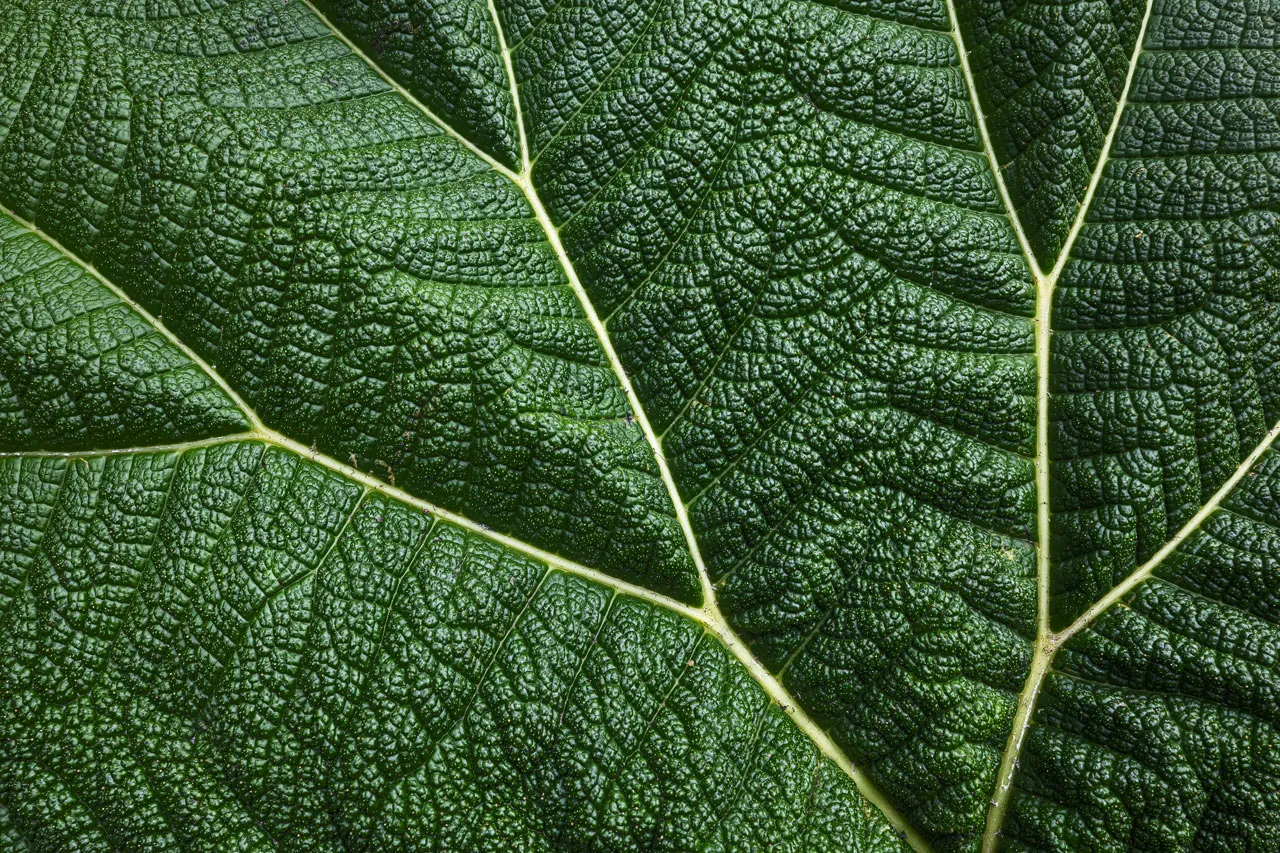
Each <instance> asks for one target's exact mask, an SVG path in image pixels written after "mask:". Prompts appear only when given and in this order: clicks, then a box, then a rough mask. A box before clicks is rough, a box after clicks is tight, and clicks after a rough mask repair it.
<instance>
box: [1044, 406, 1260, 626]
mask: <svg viewBox="0 0 1280 853" xmlns="http://www.w3.org/2000/svg"><path fill="white" fill-rule="evenodd" d="M1277 436H1280V423H1277V424H1276V425H1275V426H1273V427H1272V428H1271V430H1270V431H1269V432H1268V433H1267V434H1266V435H1265V436H1263V437H1262V441H1260V442H1259V443H1258V446H1257V447H1255V448H1254V449H1253V451H1252V452H1251V453H1250V454H1249V455H1248V456H1246V457H1245V459H1244V461H1243V462H1241V463H1240V465H1239V467H1237V468H1236V470H1235V471H1234V472H1233V473H1232V475H1231V476H1230V477H1228V478H1227V481H1226V482H1225V483H1223V484H1222V486H1221V487H1219V489H1218V491H1216V492H1214V493H1213V497H1211V498H1209V500H1208V502H1207V503H1205V505H1204V506H1202V507H1200V511H1199V512H1197V513H1196V514H1195V515H1193V516H1191V518H1190V520H1188V521H1187V523H1186V524H1184V525H1183V526H1182V528H1181V529H1180V530H1179V531H1178V532H1177V533H1175V534H1174V535H1173V538H1172V539H1170V540H1169V541H1168V542H1166V543H1164V546H1163V547H1161V549H1160V550H1159V551H1156V552H1155V553H1154V554H1152V555H1151V559H1149V560H1147V561H1146V562H1145V563H1143V564H1142V565H1141V566H1139V567H1138V568H1137V569H1136V570H1134V572H1133V574H1131V575H1129V576H1128V577H1127V578H1125V579H1124V580H1122V581H1121V582H1120V583H1118V584H1116V585H1115V586H1114V587H1112V588H1111V591H1110V592H1108V593H1107V594H1106V595H1104V596H1103V597H1102V598H1099V599H1098V600H1097V601H1096V602H1094V603H1093V606H1092V607H1090V608H1089V609H1088V610H1086V611H1085V612H1084V613H1082V614H1080V616H1079V617H1077V618H1076V621H1074V622H1072V623H1071V624H1070V625H1068V626H1067V627H1066V628H1063V629H1062V630H1061V631H1059V632H1058V633H1057V634H1055V635H1054V641H1055V645H1056V646H1061V645H1062V644H1063V643H1065V642H1066V641H1067V640H1069V639H1070V638H1071V637H1072V636H1074V635H1075V634H1077V633H1079V632H1080V631H1081V630H1083V629H1084V628H1086V627H1088V626H1089V624H1090V623H1092V622H1093V620H1095V619H1097V618H1098V616H1100V615H1101V614H1102V613H1103V612H1104V611H1105V610H1106V609H1107V608H1109V607H1110V606H1111V605H1113V604H1115V603H1116V602H1117V601H1119V600H1120V599H1122V598H1124V597H1125V596H1126V595H1128V594H1129V592H1130V590H1132V589H1133V588H1134V587H1135V586H1137V585H1138V584H1140V583H1142V582H1143V581H1144V580H1146V579H1147V578H1149V577H1151V575H1152V573H1153V572H1155V570H1156V569H1157V568H1158V567H1159V566H1160V564H1161V563H1163V562H1164V561H1165V559H1166V558H1167V557H1168V556H1169V555H1170V554H1172V553H1173V552H1174V551H1176V550H1178V548H1179V547H1181V546H1182V544H1183V543H1184V542H1186V541H1187V539H1188V538H1189V537H1190V536H1191V535H1192V534H1193V533H1195V532H1196V531H1197V530H1199V529H1200V526H1201V525H1202V524H1204V522H1205V519H1207V518H1208V517H1209V516H1211V515H1213V514H1214V513H1215V512H1217V511H1218V509H1219V508H1220V507H1221V505H1222V502H1223V501H1224V500H1226V499H1227V496H1228V495H1230V494H1231V492H1232V491H1233V490H1234V489H1235V487H1236V486H1237V485H1239V483H1240V481H1241V480H1242V479H1244V477H1245V475H1247V474H1248V473H1249V472H1250V471H1252V470H1253V466H1254V465H1256V464H1257V463H1258V460H1259V459H1261V458H1262V455H1263V454H1264V453H1266V452H1267V450H1268V449H1270V447H1271V445H1272V444H1273V443H1274V442H1275V440H1276V437H1277Z"/></svg>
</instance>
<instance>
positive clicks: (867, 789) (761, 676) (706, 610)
mask: <svg viewBox="0 0 1280 853" xmlns="http://www.w3.org/2000/svg"><path fill="white" fill-rule="evenodd" d="M489 9H490V14H491V17H492V19H493V26H494V28H495V29H496V30H497V33H498V43H499V45H501V49H502V58H503V66H504V67H505V68H506V73H507V86H508V88H509V89H510V91H511V102H512V105H513V107H514V109H515V114H516V121H517V122H518V123H519V124H520V146H521V170H520V172H519V173H518V174H512V173H509V172H508V173H507V174H508V177H510V178H511V179H512V180H513V181H515V183H516V184H517V185H518V186H519V187H520V189H521V191H523V192H524V195H525V198H526V199H527V200H528V202H529V206H530V207H531V208H532V209H533V212H534V215H535V216H536V217H537V219H538V222H539V224H541V226H542V230H543V231H544V232H545V233H546V236H547V241H548V242H549V243H550V244H551V247H552V249H553V250H554V251H555V253H556V257H557V258H558V259H559V261H560V266H561V267H562V268H563V269H564V273H565V276H566V278H568V280H569V285H570V287H572V288H573V292H574V293H575V294H576V295H577V297H578V301H579V302H580V303H581V305H582V310H583V312H584V313H585V314H586V317H587V321H588V322H589V323H590V324H591V328H592V329H593V330H594V332H595V334H596V338H597V339H598V340H599V341H600V346H601V348H602V349H603V350H604V353H605V356H606V357H607V358H608V360H609V365H610V367H611V368H612V369H613V372H614V375H615V376H617V378H618V382H619V384H620V385H621V386H622V390H623V392H624V393H625V394H626V397H627V403H628V404H629V405H630V407H631V413H632V416H633V417H634V418H635V421H636V423H637V424H639V426H640V430H641V432H642V433H643V434H644V437H645V441H647V442H648V444H649V448H650V450H651V451H652V453H653V457H654V460H655V461H656V463H657V466H658V472H659V475H660V476H661V478H662V483H663V485H664V486H665V487H666V490H667V494H668V496H669V497H670V500H671V505H672V507H673V509H674V511H675V514H676V521H677V523H678V524H679V525H680V530H681V532H682V533H683V535H684V539H685V545H686V547H687V548H688V549H689V554H690V556H691V558H692V559H693V564H694V566H695V568H696V569H697V572H698V580H699V582H700V583H701V586H702V600H703V603H702V607H701V608H700V610H699V617H698V621H699V622H701V623H702V624H703V625H704V626H706V628H707V629H708V630H710V631H711V632H713V633H714V634H715V635H716V636H718V637H719V638H720V641H721V643H723V644H724V646H725V648H727V649H728V650H729V651H730V652H732V653H733V655H734V657H736V658H737V659H738V661H739V662H740V663H741V664H742V665H743V666H744V667H745V668H746V669H747V671H748V672H749V673H750V674H751V677H752V678H753V679H755V681H756V683H758V684H759V685H760V686H761V687H762V688H763V689H764V691H765V693H766V694H768V696H769V698H770V699H771V700H772V701H773V702H774V703H775V704H777V705H778V706H779V707H781V708H782V710H783V711H784V712H785V713H786V714H787V715H788V716H789V717H790V718H791V721H792V722H793V723H794V724H795V725H796V726H797V727H798V728H799V729H800V730H801V731H803V732H804V733H805V735H806V736H807V737H808V738H809V739H810V740H811V741H812V742H813V744H814V745H815V746H816V747H817V748H818V750H819V751H820V752H821V753H822V754H823V755H825V756H826V757H827V758H829V759H830V760H831V761H832V762H833V763H835V764H836V765H837V766H838V767H839V768H840V769H841V770H843V771H844V772H845V773H846V774H847V775H848V776H849V777H850V778H851V779H852V780H853V782H854V784H855V785H856V786H857V788H858V791H859V793H861V794H862V796H863V797H864V798H865V799H866V800H867V801H868V802H870V803H872V804H873V805H875V806H876V807H877V808H879V809H880V810H881V811H882V812H883V813H884V815H885V817H886V818H888V820H889V822H890V823H891V824H892V825H893V826H894V828H895V829H896V830H898V832H899V833H901V835H902V837H903V838H904V839H906V841H907V842H908V843H909V844H910V845H911V846H912V847H913V848H914V849H916V850H919V851H928V850H929V849H930V848H929V846H928V844H927V843H926V842H925V840H924V838H923V837H921V836H920V834H919V833H918V832H917V831H916V829H915V828H914V827H913V826H911V825H910V824H908V823H907V821H906V820H905V819H904V818H903V817H902V815H901V814H900V813H899V812H898V810H897V809H896V808H895V807H894V806H893V804H892V803H891V802H890V801H889V799H888V798H887V797H886V796H885V795H884V794H883V793H882V792H881V791H880V790H879V789H878V788H877V787H876V786H875V784H874V783H873V782H872V781H871V779H870V778H868V777H867V775H866V774H865V773H863V772H862V771H861V770H859V769H857V768H856V767H854V765H853V762H852V761H851V760H850V759H849V757H848V755H846V754H845V752H844V750H843V749H841V748H840V747H839V746H838V745H837V744H836V743H835V741H833V740H832V739H831V736H830V735H829V734H827V732H826V730H824V729H823V728H822V727H821V726H819V725H818V723H817V722H816V721H815V720H814V719H813V718H812V717H810V716H809V714H808V712H806V711H805V710H804V708H802V707H801V705H800V703H799V702H797V701H796V699H795V697H794V696H792V695H791V693H790V691H788V690H787V688H786V687H784V686H783V684H782V681H781V677H780V676H774V674H773V673H771V672H770V671H769V670H768V669H767V668H766V667H765V666H764V664H762V663H761V662H760V661H759V660H758V659H757V658H756V656H755V655H754V654H752V652H751V650H750V649H749V648H748V647H747V645H746V643H744V642H743V641H742V640H741V638H739V637H738V636H737V634H736V632H734V630H733V629H732V628H731V627H730V626H729V623H728V620H726V619H725V618H724V614H723V613H721V612H720V607H719V604H718V602H717V600H716V590H715V585H714V584H713V583H712V582H711V575H710V573H709V572H708V571H707V567H706V563H705V561H704V560H703V558H702V552H701V550H700V549H699V547H698V539H697V537H696V536H695V535H694V532H693V525H692V524H691V523H690V521H689V512H688V508H687V507H686V506H685V503H684V501H683V500H681V498H680V490H679V488H677V486H676V481H675V477H674V476H673V475H672V473H671V466H670V465H668V464H667V458H666V455H665V454H664V453H663V452H662V442H661V440H660V439H659V438H658V435H657V433H656V432H655V431H654V429H653V425H652V424H651V423H650V422H649V417H648V415H647V414H646V413H645V410H644V406H643V405H642V404H641V402H640V398H639V396H637V395H636V392H635V388H634V386H633V385H632V383H631V377H630V376H629V375H628V373H627V371H626V368H625V367H624V366H623V364H622V359H621V358H619V356H618V353H617V350H615V349H614V346H613V340H612V339H611V338H610V336H609V331H608V329H607V328H606V326H605V323H604V321H603V320H601V319H600V315H599V314H598V313H597V312H596V309H595V305H594V304H593V303H592V301H591V297H590V295H589V294H588V293H587V291H586V288H585V287H583V285H582V280H581V279H580V278H579V277H578V273H577V270H576V269H575V268H574V265H573V260H572V258H570V257H569V253H568V252H566V251H565V248H564V243H563V242H562V241H561V240H560V231H559V229H558V228H557V227H556V225H555V223H554V222H552V220H551V216H550V214H548V213H547V209H546V206H545V205H543V203H542V199H541V198H540V197H539V195H538V191H537V188H536V187H535V186H534V184H533V179H532V177H533V165H532V161H531V157H530V152H529V147H528V141H527V136H526V132H525V128H524V124H523V113H522V111H521V108H520V91H519V87H518V85H517V83H516V78H515V71H514V68H513V66H512V61H511V53H510V51H509V50H508V49H507V40H506V35H505V33H504V32H503V28H502V21H501V19H500V17H499V16H498V12H497V9H496V8H495V5H494V0H489ZM367 61H368V58H367V57H366V62H367ZM410 98H411V100H412V101H413V103H415V104H416V103H417V100H416V99H414V98H412V96H410ZM419 106H420V107H421V105H419ZM437 121H439V120H438V119H437ZM446 129H448V130H449V132H450V133H453V134H454V135H455V136H457V135H458V133H457V131H455V130H452V129H450V128H447V126H446Z"/></svg>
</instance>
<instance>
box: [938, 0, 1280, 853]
mask: <svg viewBox="0 0 1280 853" xmlns="http://www.w3.org/2000/svg"><path fill="white" fill-rule="evenodd" d="M1153 6H1154V3H1153V0H1147V2H1146V6H1145V8H1144V10H1143V15H1142V22H1141V24H1140V26H1139V28H1138V35H1137V38H1136V40H1135V42H1134V47H1133V53H1132V54H1131V56H1130V57H1129V65H1128V68H1127V70H1126V72H1125V80H1124V87H1123V88H1122V89H1121V92H1120V96H1119V98H1118V99H1117V101H1116V107H1115V112H1114V113H1113V114H1112V116H1111V124H1110V126H1109V127H1108V128H1107V134H1106V137H1105V138H1104V139H1103V144H1102V149H1101V151H1100V152H1099V154H1098V161H1097V163H1095V164H1094V168H1093V172H1092V173H1091V174H1090V176H1089V183H1088V185H1087V187H1086V188H1085V194H1084V198H1083V199H1082V200H1081V202H1080V206H1079V208H1078V209H1077V210H1076V216H1075V219H1074V220H1073V221H1072V223H1071V228H1070V230H1069V231H1068V232H1067V237H1066V240H1065V241H1064V242H1063V246H1062V249H1061V250H1060V251H1059V252H1058V255H1057V257H1056V258H1055V259H1054V263H1053V267H1052V268H1051V269H1050V270H1049V272H1048V273H1045V272H1044V271H1043V270H1042V269H1041V268H1040V264H1039V262H1038V261H1037V259H1036V256H1035V252H1034V251H1032V249H1031V245H1030V242H1029V241H1028V239H1027V236H1026V232H1025V231H1024V229H1023V227H1022V223H1021V221H1020V220H1019V218H1018V212H1017V209H1016V208H1015V207H1014V205H1013V202H1012V198H1011V196H1010V195H1009V190H1008V187H1007V186H1006V184H1005V181H1004V177H1003V174H1002V173H1001V170H1000V164H999V162H998V160H997V158H996V156H995V151H994V149H993V148H992V145H991V138H990V134H989V132H988V130H987V122H986V116H985V115H984V114H983V111H982V104H981V102H980V99H979V97H978V88H977V86H976V85H975V81H974V77H973V73H972V71H971V69H970V66H969V56H968V52H967V51H966V49H965V45H964V38H963V36H962V34H961V32H960V25H959V21H958V20H957V18H956V13H955V7H954V0H947V10H948V13H949V15H950V17H951V26H952V35H953V37H954V39H955V42H956V47H957V49H958V51H959V54H960V66H961V70H962V73H963V75H964V79H965V85H966V86H967V87H968V89H969V96H970V99H971V102H972V104H973V110H974V114H975V117H976V120H977V123H978V129H979V134H980V135H981V137H982V143H983V147H984V149H985V151H986V154H987V159H988V161H989V162H990V164H991V170H992V172H993V174H994V177H995V182H996V186H997V188H998V190H999V193H1000V198H1001V199H1002V201H1003V202H1004V205H1005V210H1006V212H1007V214H1008V216H1009V220H1010V222H1011V224H1012V226H1013V230H1014V232H1015V234H1016V235H1017V238H1018V243H1019V245H1020V246H1021V247H1022V252H1023V255H1024V257H1025V259H1026V262H1027V265H1028V267H1029V268H1030V270H1031V273H1032V275H1033V276H1034V277H1035V284H1036V312H1035V357H1036V456H1035V477H1036V534H1037V537H1038V540H1039V541H1038V543H1037V545H1038V547H1037V549H1036V605H1037V618H1036V642H1035V647H1034V651H1033V653H1032V657H1031V663H1030V666H1029V668H1028V672H1027V680H1026V683H1025V684H1024V686H1023V689H1022V691H1021V692H1020V693H1019V695H1018V703H1017V708H1016V710H1015V712H1014V720H1013V727H1012V729H1011V730H1010V732H1009V739H1008V741H1007V742H1006V744H1005V749H1004V753H1003V754H1002V756H1001V760H1000V767H999V770H998V771H997V776H996V788H995V791H994V792H993V793H992V797H991V805H990V808H989V809H988V811H987V825H986V829H985V831H984V833H983V839H982V849H983V851H984V853H993V851H995V850H996V849H997V848H998V846H999V843H1000V832H1001V829H1002V827H1003V825H1004V818H1005V814H1006V812H1007V810H1008V807H1009V799H1010V796H1011V793H1012V790H1013V777H1014V774H1015V772H1016V771H1017V767H1018V760H1019V756H1020V755H1021V752H1022V747H1023V744H1024V743H1025V742H1026V736H1027V732H1028V730H1029V729H1030V726H1031V719H1032V715H1033V713H1034V711H1035V705H1036V700H1037V698H1038V697H1039V694H1040V689H1041V687H1042V686H1043V685H1044V679H1045V677H1046V676H1047V675H1048V673H1049V668H1050V665H1051V664H1052V661H1053V656H1054V654H1055V653H1056V652H1057V650H1058V649H1059V648H1061V647H1062V645H1063V644H1064V643H1065V642H1066V641H1067V640H1068V639H1070V638H1071V637H1072V636H1073V635H1074V634H1075V633H1077V632H1078V631H1080V630H1082V629H1083V628H1085V627H1086V626H1087V625H1089V624H1090V623H1091V622H1092V621H1093V620H1094V619H1095V618H1097V616H1098V615H1100V614H1101V613H1102V612H1104V611H1105V610H1106V609H1107V608H1108V607H1110V606H1111V605H1112V604H1114V603H1115V602H1117V601H1119V600H1120V599H1121V598H1122V597H1123V596H1124V595H1125V594H1127V593H1128V592H1129V591H1130V590H1132V589H1133V588H1134V587H1135V586H1137V585H1138V584H1140V583H1141V582H1142V581H1144V580H1146V579H1147V578H1148V577H1150V576H1151V573H1152V572H1153V571H1154V570H1155V568H1156V567H1157V566H1158V565H1159V564H1160V563H1161V562H1162V561H1163V560H1164V559H1165V557H1167V556H1168V555H1169V554H1171V553H1173V552H1174V551H1175V550H1177V548H1178V547H1179V546H1180V545H1181V544H1182V543H1183V542H1184V541H1185V540H1186V538H1187V537H1188V536H1190V535H1191V534H1192V533H1193V532H1195V530H1196V529H1198V528H1199V526H1200V524H1201V523H1202V522H1203V521H1204V519H1205V518H1207V517H1208V516H1209V515H1211V514H1212V513H1213V512H1214V510H1216V509H1217V507H1218V505H1219V504H1220V503H1221V502H1222V500H1223V499H1224V498H1225V497H1226V495H1227V494H1228V493H1230V491H1231V489H1232V488H1234V487H1235V485H1236V484H1237V483H1238V482H1239V480H1240V478H1241V477H1243V476H1244V475H1245V473H1246V472H1247V471H1248V470H1249V468H1251V467H1252V466H1253V464H1254V463H1255V462H1256V461H1257V459H1258V457H1259V456H1261V455H1262V453H1263V452H1265V451H1266V449H1267V447H1269V446H1270V445H1271V443H1272V442H1273V441H1274V440H1275V438H1276V435H1277V432H1278V431H1280V424H1277V426H1276V427H1275V428H1273V429H1272V430H1271V432H1269V433H1268V434H1267V435H1266V437H1265V438H1264V439H1263V441H1262V442H1261V443H1260V444H1259V445H1258V446H1257V447H1256V448H1255V449H1254V451H1253V453H1251V454H1250V455H1249V457H1248V458H1246V459H1245V460H1244V462H1242V463H1241V465H1240V467H1239V468H1238V469H1237V470H1236V472H1235V473H1234V474H1233V475H1232V477H1231V478H1230V479H1228V480H1227V482H1226V483H1224V484H1223V485H1222V487H1221V488H1220V489H1219V490H1218V492H1217V493H1215V494H1214V496H1213V497H1212V498H1211V499H1210V500H1209V502H1208V503H1206V504H1205V505H1204V506H1203V507H1201V509H1200V511H1199V512H1198V513H1196V515H1195V516H1194V517H1193V518H1192V519H1191V520H1190V521H1188V522H1187V524H1186V525H1185V526H1184V527H1183V528H1182V529H1181V530H1180V531H1178V533H1177V534H1175V535H1174V537H1173V538H1171V539H1170V540H1169V541H1168V542H1166V543H1165V545H1164V546H1163V547H1162V548H1161V549H1160V550H1159V551H1158V552H1156V554H1155V555H1154V556H1152V558H1151V559H1150V560H1148V561H1147V562H1146V563H1144V564H1143V565H1142V566H1141V567H1139V568H1138V569H1137V570H1136V571H1134V572H1133V573H1132V574H1130V575H1129V576H1128V577H1127V578H1126V579H1125V580H1124V581H1122V582H1121V583H1120V584H1117V585H1116V586H1115V587H1114V588H1113V589H1112V590H1111V591H1110V592H1108V593H1107V595H1105V596H1103V597H1102V598H1101V599H1099V600H1098V601H1097V602H1095V603H1094V605H1093V606H1092V607H1090V608H1089V609H1088V610H1087V611H1086V612H1085V613H1084V614H1082V615H1081V616H1080V617H1079V618H1078V619H1077V620H1076V621H1075V622H1073V623H1072V624H1071V625H1070V626H1068V627H1067V628H1065V629H1063V630H1062V631H1058V632H1053V631H1051V630H1050V625H1049V583H1050V579H1051V578H1050V571H1051V555H1050V542H1051V532H1052V530H1051V516H1050V505H1049V495H1050V461H1051V460H1050V457H1049V396H1050V384H1049V379H1050V376H1049V367H1050V363H1049V356H1050V346H1051V340H1052V335H1053V329H1052V320H1053V294H1054V288H1055V287H1056V285H1057V283H1058V279H1059V278H1060V277H1061V275H1062V271H1063V269H1064V268H1065V267H1066V264H1067V261H1068V259H1069V258H1070V257H1071V250H1072V248H1073V247H1074V245H1075V242H1076V239H1077V238H1078V237H1079V236H1080V232H1081V230H1082V228H1083V227H1084V223H1085V219H1086V218H1087V216H1088V213H1089V208H1090V205H1091V204H1092V203H1093V198H1094V195H1095V194H1096V192H1097V189H1098V185H1099V183H1100V182H1101V180H1102V174H1103V172H1104V171H1105V169H1106V164H1107V161H1108V159H1109V158H1110V156H1111V147H1112V145H1113V143H1114V142H1115V137H1116V132H1117V130H1118V129H1119V127H1120V122H1121V120H1122V118H1123V114H1124V111H1125V108H1126V107H1127V106H1128V103H1129V92H1130V89H1131V88H1132V85H1133V80H1134V76H1135V74H1136V73H1137V69H1138V61H1139V59H1140V58H1141V56H1142V53H1143V42H1144V41H1145V40H1146V34H1147V26H1148V24H1149V23H1150V21H1151V11H1152V8H1153Z"/></svg>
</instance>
